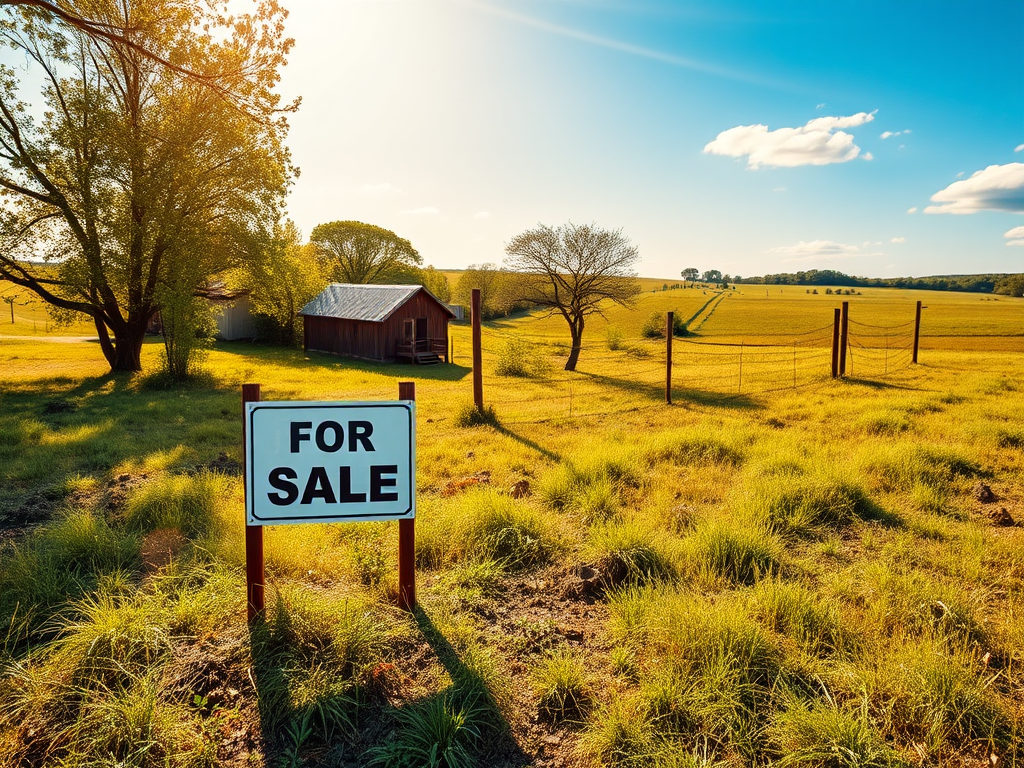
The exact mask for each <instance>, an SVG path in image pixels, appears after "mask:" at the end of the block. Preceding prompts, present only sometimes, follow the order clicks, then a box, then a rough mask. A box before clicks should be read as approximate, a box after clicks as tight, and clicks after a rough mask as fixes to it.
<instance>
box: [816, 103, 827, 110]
mask: <svg viewBox="0 0 1024 768" xmlns="http://www.w3.org/2000/svg"><path fill="white" fill-rule="evenodd" d="M824 108H825V102H824V101H823V102H821V104H819V105H818V106H816V107H815V109H824Z"/></svg>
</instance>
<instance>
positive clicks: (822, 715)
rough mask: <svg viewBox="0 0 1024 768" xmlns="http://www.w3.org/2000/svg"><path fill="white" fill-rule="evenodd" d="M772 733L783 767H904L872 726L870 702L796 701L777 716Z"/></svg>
mask: <svg viewBox="0 0 1024 768" xmlns="http://www.w3.org/2000/svg"><path fill="white" fill-rule="evenodd" d="M769 736H770V739H771V741H772V743H773V744H774V746H775V748H776V749H777V750H778V752H779V754H780V759H779V761H778V765H780V766H814V768H890V767H891V766H901V765H903V761H901V760H900V759H899V757H898V755H897V754H896V753H895V752H894V751H893V749H892V748H891V747H890V746H889V745H888V744H886V743H885V741H884V740H883V739H882V738H881V736H880V735H879V734H878V733H877V732H876V731H875V730H874V728H873V727H872V725H871V719H870V717H869V714H868V707H867V701H866V700H864V701H863V702H862V704H861V705H860V706H856V707H839V706H837V705H836V703H835V702H834V701H832V700H831V699H829V700H827V701H816V702H813V703H809V702H805V701H800V700H795V701H794V702H793V703H792V705H791V706H790V707H789V708H788V709H786V710H785V711H783V712H781V713H779V715H777V716H776V718H775V721H774V722H773V723H772V727H771V729H770V731H769Z"/></svg>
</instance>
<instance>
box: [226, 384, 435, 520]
mask: <svg viewBox="0 0 1024 768" xmlns="http://www.w3.org/2000/svg"><path fill="white" fill-rule="evenodd" d="M245 419H246V432H245V515H246V521H247V523H248V524H249V525H281V524H285V523H337V522H357V521H368V520H400V519H410V518H413V517H415V516H416V451H415V446H416V403H415V402H414V401H412V400H391V401H384V402H369V403H367V402H354V403H344V402H342V403H321V402H287V401H268V402H256V403H246V406H245Z"/></svg>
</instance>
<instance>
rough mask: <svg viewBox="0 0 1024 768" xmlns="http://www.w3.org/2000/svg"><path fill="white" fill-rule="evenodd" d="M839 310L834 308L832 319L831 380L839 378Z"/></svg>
mask: <svg viewBox="0 0 1024 768" xmlns="http://www.w3.org/2000/svg"><path fill="white" fill-rule="evenodd" d="M840 314H841V313H840V309H839V307H836V311H835V314H834V315H833V318H832V378H833V379H838V378H839V316H840Z"/></svg>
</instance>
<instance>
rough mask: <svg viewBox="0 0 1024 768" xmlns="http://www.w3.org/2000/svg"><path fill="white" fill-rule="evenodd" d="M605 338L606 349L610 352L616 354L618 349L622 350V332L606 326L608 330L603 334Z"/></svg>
mask: <svg viewBox="0 0 1024 768" xmlns="http://www.w3.org/2000/svg"><path fill="white" fill-rule="evenodd" d="M605 338H606V340H607V342H608V349H610V350H611V351H612V352H618V351H619V350H620V349H622V341H623V339H624V336H623V333H622V331H621V330H619V329H618V328H616V327H615V326H613V325H609V326H608V330H607V331H606V332H605Z"/></svg>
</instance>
